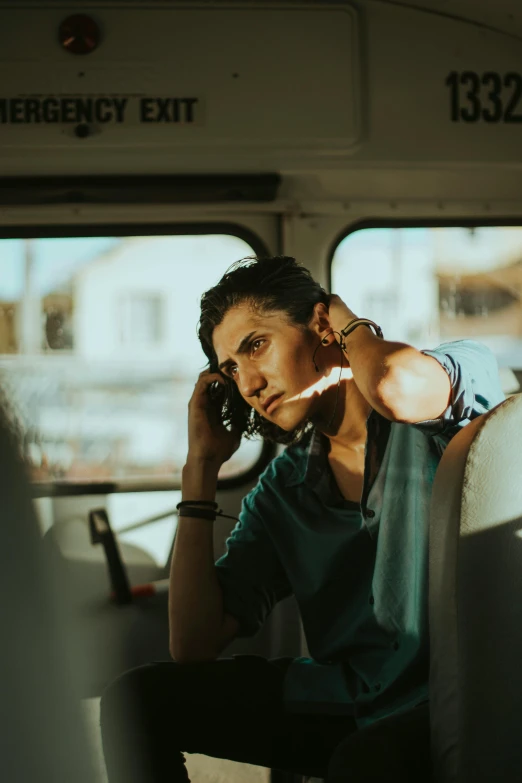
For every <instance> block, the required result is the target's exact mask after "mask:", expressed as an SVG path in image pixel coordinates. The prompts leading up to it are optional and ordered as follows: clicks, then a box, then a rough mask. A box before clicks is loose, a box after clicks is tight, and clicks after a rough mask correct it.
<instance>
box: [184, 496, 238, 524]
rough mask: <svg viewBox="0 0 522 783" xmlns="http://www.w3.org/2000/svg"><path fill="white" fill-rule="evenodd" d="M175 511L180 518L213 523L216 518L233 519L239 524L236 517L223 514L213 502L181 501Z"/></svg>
mask: <svg viewBox="0 0 522 783" xmlns="http://www.w3.org/2000/svg"><path fill="white" fill-rule="evenodd" d="M201 506H210V507H211V508H201ZM176 509H177V511H178V516H180V517H192V518H195V519H208V521H209V522H214V521H215V519H216V517H224V518H225V519H233V520H234V521H235V522H239V519H238V518H237V517H232V516H230V515H229V514H224V513H223V510H222V509H220V508H219V505H218V504H217V503H216V502H215V501H213V500H182V501H181V503H178V504H177V506H176Z"/></svg>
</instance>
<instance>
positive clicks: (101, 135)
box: [0, 6, 359, 169]
mask: <svg viewBox="0 0 522 783" xmlns="http://www.w3.org/2000/svg"><path fill="white" fill-rule="evenodd" d="M67 10H68V11H69V12H70V10H71V9H70V7H69V9H67ZM67 10H65V9H60V8H53V9H48V10H45V9H42V10H40V9H31V11H30V12H29V13H30V15H31V25H27V13H28V11H27V10H25V9H22V8H20V9H9V10H3V11H2V12H0V84H1V85H2V87H1V95H0V144H1V146H2V148H3V150H4V155H6V156H8V157H9V156H11V155H12V152H13V151H14V150H21V149H22V148H23V149H25V150H26V151H27V153H29V152H31V154H34V153H38V154H39V155H41V153H42V151H43V150H48V151H53V152H54V153H55V154H58V153H59V151H62V150H63V151H67V152H68V153H70V152H75V153H76V155H77V156H78V157H80V156H81V157H83V156H84V155H85V154H87V155H89V158H91V159H93V152H95V151H98V152H99V151H101V150H109V149H111V150H112V149H116V148H117V149H118V150H119V151H120V152H121V151H124V150H128V151H129V152H130V150H132V152H133V154H134V155H136V156H137V155H138V154H143V153H145V154H146V151H147V150H148V149H149V148H151V147H154V150H155V153H156V154H158V152H160V151H161V153H162V155H163V156H168V163H169V164H171V163H172V161H173V160H175V161H176V163H177V164H178V165H179V164H180V163H182V164H183V161H184V160H186V156H187V154H188V155H189V156H190V154H191V153H192V154H200V153H201V151H205V150H207V151H209V150H210V151H212V153H213V155H214V157H215V156H216V154H217V155H218V156H220V160H222V161H223V160H226V157H229V158H230V157H231V156H233V155H235V154H236V153H237V152H238V150H241V149H242V150H243V152H245V151H246V152H248V154H249V155H251V156H252V160H254V156H256V155H258V154H259V153H261V154H265V153H267V152H269V153H270V155H271V156H274V155H275V156H277V155H278V154H280V153H282V152H283V151H284V153H285V155H294V154H296V152H298V151H299V152H300V153H301V154H303V153H304V154H306V153H308V152H310V151H312V150H324V151H326V150H328V151H335V150H336V151H346V150H348V149H349V148H350V147H351V146H352V145H353V144H354V143H355V142H356V140H357V138H358V134H359V129H358V125H359V123H358V118H359V109H358V100H359V96H358V84H359V74H358V55H357V31H356V19H355V15H354V12H353V11H352V10H351V9H350V8H348V7H347V8H343V9H339V8H337V9H333V10H332V9H330V10H329V9H328V8H326V9H325V10H323V9H318V8H313V7H310V8H307V9H306V8H305V9H299V8H293V9H292V8H286V9H285V8H281V9H277V8H272V9H271V8H263V9H260V8H255V7H254V8H252V7H251V8H235V9H227V8H215V7H213V8H212V7H211V8H209V7H207V8H205V9H197V8H194V7H192V8H191V9H190V10H186V9H183V8H180V7H179V6H178V7H174V8H173V7H170V8H168V7H164V6H163V7H161V8H158V7H154V6H149V7H147V8H146V10H145V9H140V8H124V7H120V8H116V9H115V8H114V7H110V8H103V7H97V8H94V9H91V10H90V9H89V8H88V7H87V8H82V12H83V13H87V14H89V15H91V16H92V17H93V18H94V19H95V20H96V21H98V22H99V24H100V27H101V29H102V31H103V41H102V43H101V44H100V46H99V48H98V49H97V50H96V51H94V52H93V53H91V54H89V55H87V56H74V55H71V54H69V53H67V52H65V51H63V50H62V49H61V48H60V45H59V44H58V41H57V30H58V27H59V23H60V22H61V21H62V20H63V18H64V17H66V16H67V15H68V13H67ZM22 97H23V98H24V99H25V100H21V99H22ZM100 98H103V99H104V102H103V103H101V104H100V103H96V101H97V100H99V99H100ZM2 99H4V100H5V99H15V100H16V99H18V101H17V102H16V103H15V104H13V103H12V102H11V103H9V104H6V103H2ZM46 99H47V102H45V101H46ZM49 99H51V101H50V102H49ZM78 99H83V104H82V105H83V111H84V112H87V114H88V111H89V110H90V108H91V106H90V104H89V103H88V102H89V101H90V100H92V101H94V104H93V105H92V110H93V111H94V118H93V120H92V122H88V124H89V125H91V126H92V135H91V136H90V137H88V138H78V137H77V136H76V135H75V129H76V127H77V125H78V124H79V123H81V122H82V121H83V120H84V119H85V116H86V115H85V114H84V113H80V114H79V113H78V106H77V101H78ZM115 99H116V101H119V103H116V104H115V103H114V100H115ZM158 99H161V100H163V101H164V100H167V101H168V102H167V103H164V104H162V105H163V106H164V111H163V112H161V111H160V109H159V105H160V104H159V101H158ZM147 100H149V102H148V103H146V104H144V103H143V101H147ZM30 101H32V103H30ZM62 101H63V103H62ZM85 101H87V103H85ZM97 112H98V116H96V113H97ZM159 117H161V120H160V121H157V120H158V118H159ZM221 156H225V157H221ZM57 163H58V166H59V165H60V162H59V160H58V161H57ZM169 168H170V169H172V165H169Z"/></svg>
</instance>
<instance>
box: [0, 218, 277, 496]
mask: <svg viewBox="0 0 522 783" xmlns="http://www.w3.org/2000/svg"><path fill="white" fill-rule="evenodd" d="M205 234H227V235H229V236H235V237H237V238H238V239H242V240H243V241H244V242H247V243H248V244H249V245H250V247H251V248H252V250H253V252H254V254H255V255H256V256H261V257H262V256H269V255H271V254H270V251H269V250H268V248H267V246H266V245H265V243H264V242H263V240H262V239H261V238H260V237H259V236H258V235H257V234H256V233H255V232H254V231H252V230H251V229H249V228H246V227H245V226H242V225H241V224H239V223H233V222H230V221H208V222H207V221H204V222H202V221H197V222H190V221H182V222H175V223H170V222H161V223H121V222H120V223H116V222H115V223H86V224H81V225H78V224H76V225H74V226H72V225H71V226H69V225H67V224H64V223H60V224H52V225H49V224H45V225H38V224H31V225H24V226H18V225H8V226H6V225H2V226H0V239H62V238H68V237H71V238H73V237H100V236H113V237H133V236H151V237H152V236H180V235H185V236H186V235H194V236H201V235H205ZM276 448H277V447H276V444H275V443H271V442H270V441H267V440H264V441H263V442H262V446H261V452H260V454H259V458H258V459H257V460H256V462H255V463H254V465H252V466H251V467H250V468H248V470H245V471H243V472H242V473H240V474H239V475H237V476H233V477H229V478H223V479H219V481H218V485H217V488H218V491H219V490H228V489H236V488H238V487H242V486H245V485H246V484H248V483H251V482H252V481H253V480H255V479H256V478H257V477H258V476H259V475H260V473H261V472H262V471H263V470H264V469H265V468H266V467H267V466H268V464H269V462H270V461H271V460H272V459H273V458H274V456H275V454H276ZM30 485H31V489H32V497H33V498H35V499H36V498H44V497H51V498H53V497H69V496H70V497H73V496H79V495H107V494H112V493H116V492H156V491H165V490H172V491H179V490H180V489H181V485H180V484H179V482H177V481H176V482H174V481H170V480H166V479H163V480H157V481H150V482H148V481H136V482H133V481H132V480H129V481H123V482H118V481H103V482H96V481H89V482H64V483H63V484H62V483H61V482H60V481H52V482H38V483H34V482H32V481H31V480H30Z"/></svg>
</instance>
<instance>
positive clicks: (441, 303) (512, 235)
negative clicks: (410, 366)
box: [331, 226, 522, 394]
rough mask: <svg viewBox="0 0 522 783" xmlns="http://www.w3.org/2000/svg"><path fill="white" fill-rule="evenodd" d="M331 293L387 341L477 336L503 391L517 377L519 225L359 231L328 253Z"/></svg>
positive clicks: (425, 343) (516, 386)
mask: <svg viewBox="0 0 522 783" xmlns="http://www.w3.org/2000/svg"><path fill="white" fill-rule="evenodd" d="M331 279H332V291H335V292H336V293H338V294H339V295H340V296H341V297H344V298H345V299H346V302H347V303H348V304H349V306H350V308H351V309H353V310H354V312H355V313H356V314H357V315H364V316H365V317H366V318H371V319H372V320H375V321H376V322H377V323H379V324H380V326H381V327H382V329H383V332H384V335H385V337H386V338H387V339H391V340H397V341H399V342H406V343H409V344H410V345H413V346H415V347H416V348H419V349H421V348H434V347H435V346H436V345H438V344H440V343H443V342H451V341H453V340H460V339H464V338H469V339H476V340H479V341H480V342H482V343H484V344H485V345H487V346H488V347H489V348H490V349H491V350H492V351H493V353H494V354H495V356H496V358H497V362H498V365H499V370H500V376H501V380H502V384H503V388H504V392H505V393H506V394H511V393H515V392H518V391H519V390H520V381H521V380H522V308H521V292H522V228H518V227H508V226H488V227H486V226H484V227H480V228H463V227H444V228H435V227H431V228H430V227H426V228H361V229H359V230H356V231H353V232H352V233H350V234H348V235H347V236H345V237H344V239H342V241H341V242H339V244H338V245H337V247H336V248H335V251H334V254H333V260H332V268H331Z"/></svg>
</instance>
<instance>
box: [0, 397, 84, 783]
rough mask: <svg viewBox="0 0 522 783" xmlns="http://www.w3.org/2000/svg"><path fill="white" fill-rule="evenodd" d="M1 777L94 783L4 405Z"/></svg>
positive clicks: (0, 418)
mask: <svg viewBox="0 0 522 783" xmlns="http://www.w3.org/2000/svg"><path fill="white" fill-rule="evenodd" d="M0 595H1V596H2V599H1V608H0V622H1V632H2V644H1V645H0V694H1V716H2V718H1V720H0V779H1V780H2V781H6V783H7V781H12V782H13V783H14V782H15V781H16V783H36V781H38V783H60V782H61V781H74V783H92V782H93V781H94V779H95V778H94V767H93V765H92V761H91V756H90V752H89V748H88V745H87V739H86V735H85V732H84V724H83V719H82V716H81V712H80V705H79V701H78V699H77V698H76V687H75V666H76V665H77V662H76V661H74V660H71V659H70V655H69V649H70V648H69V645H68V643H67V628H66V627H65V617H64V613H63V611H62V608H61V606H60V605H59V602H58V600H57V596H54V595H53V593H52V590H51V587H50V579H49V573H48V564H46V561H45V558H44V554H43V549H42V543H41V539H40V534H39V530H38V523H37V520H36V517H35V513H34V509H33V505H32V502H31V492H30V487H29V483H28V481H27V477H26V475H25V470H24V466H23V464H22V461H21V459H20V457H19V455H18V451H17V443H16V439H15V438H14V436H12V435H11V433H10V427H9V425H8V423H7V418H6V416H5V415H4V413H3V410H2V406H1V404H0Z"/></svg>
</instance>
